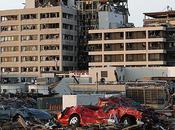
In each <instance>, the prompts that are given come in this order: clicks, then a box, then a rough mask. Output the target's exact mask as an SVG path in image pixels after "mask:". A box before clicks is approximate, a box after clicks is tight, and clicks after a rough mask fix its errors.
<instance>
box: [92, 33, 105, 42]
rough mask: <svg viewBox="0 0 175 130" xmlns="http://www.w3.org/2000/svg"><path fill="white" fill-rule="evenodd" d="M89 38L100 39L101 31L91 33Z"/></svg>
mask: <svg viewBox="0 0 175 130" xmlns="http://www.w3.org/2000/svg"><path fill="white" fill-rule="evenodd" d="M90 40H91V41H95V40H102V33H92V34H90Z"/></svg>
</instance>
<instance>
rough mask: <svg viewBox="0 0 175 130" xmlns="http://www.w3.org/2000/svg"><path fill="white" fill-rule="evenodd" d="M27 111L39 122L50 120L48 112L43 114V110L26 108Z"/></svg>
mask: <svg viewBox="0 0 175 130" xmlns="http://www.w3.org/2000/svg"><path fill="white" fill-rule="evenodd" d="M27 109H28V112H29V113H30V114H32V115H33V116H34V117H35V118H38V119H40V120H49V119H51V118H52V117H51V115H50V114H49V113H48V112H45V111H43V110H39V109H34V108H27Z"/></svg>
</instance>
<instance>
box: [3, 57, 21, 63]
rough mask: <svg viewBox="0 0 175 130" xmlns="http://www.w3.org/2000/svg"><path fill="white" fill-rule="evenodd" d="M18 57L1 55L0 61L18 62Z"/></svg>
mask: <svg viewBox="0 0 175 130" xmlns="http://www.w3.org/2000/svg"><path fill="white" fill-rule="evenodd" d="M18 61H19V59H18V57H17V56H13V57H2V58H1V62H18Z"/></svg>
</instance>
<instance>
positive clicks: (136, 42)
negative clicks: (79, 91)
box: [88, 26, 175, 67]
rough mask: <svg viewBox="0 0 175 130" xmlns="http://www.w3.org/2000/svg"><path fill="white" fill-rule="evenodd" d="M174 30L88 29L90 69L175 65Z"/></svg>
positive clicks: (148, 28) (163, 28)
mask: <svg viewBox="0 0 175 130" xmlns="http://www.w3.org/2000/svg"><path fill="white" fill-rule="evenodd" d="M174 33H175V29H174V28H168V27H163V26H158V27H140V28H118V29H100V30H90V31H89V34H90V40H89V42H88V45H89V56H90V62H89V67H107V66H111V67H153V66H174V65H175V60H174V58H173V56H174V54H175V53H174V49H175V48H174V46H173V45H174V42H175V40H174V39H173V38H172V34H174Z"/></svg>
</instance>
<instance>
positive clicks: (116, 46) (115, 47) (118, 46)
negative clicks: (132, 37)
mask: <svg viewBox="0 0 175 130" xmlns="http://www.w3.org/2000/svg"><path fill="white" fill-rule="evenodd" d="M123 50H124V44H123V43H113V44H111V43H110V44H104V51H123Z"/></svg>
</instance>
